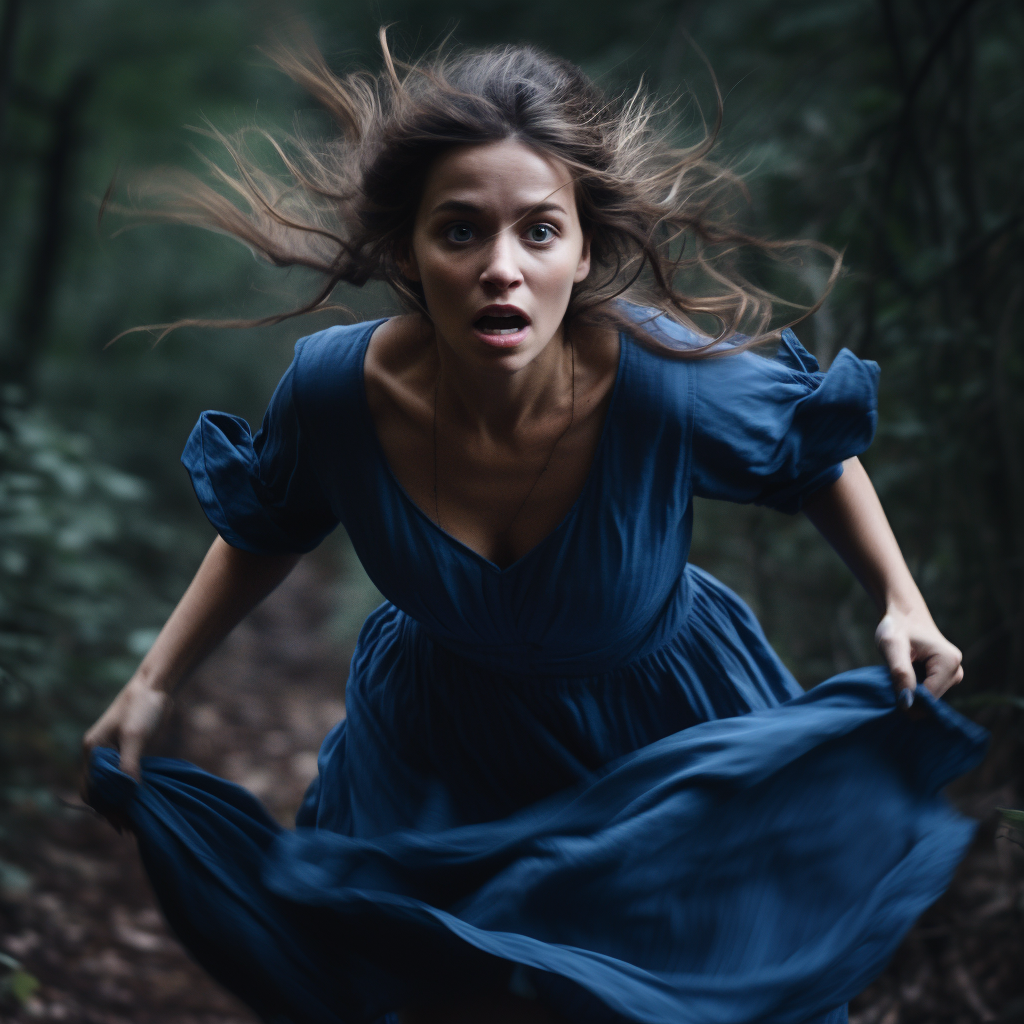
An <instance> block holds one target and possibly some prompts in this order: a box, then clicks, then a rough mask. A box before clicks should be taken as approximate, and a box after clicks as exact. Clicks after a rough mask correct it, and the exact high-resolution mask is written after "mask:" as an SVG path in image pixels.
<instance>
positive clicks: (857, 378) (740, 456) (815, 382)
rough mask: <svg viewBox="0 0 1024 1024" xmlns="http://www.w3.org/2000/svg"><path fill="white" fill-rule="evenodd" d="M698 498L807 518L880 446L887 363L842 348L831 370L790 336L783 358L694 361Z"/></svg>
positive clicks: (751, 354)
mask: <svg viewBox="0 0 1024 1024" xmlns="http://www.w3.org/2000/svg"><path fill="white" fill-rule="evenodd" d="M693 366H694V371H695V378H696V387H695V404H694V414H693V415H694V420H693V470H692V482H693V493H694V494H696V495H698V496H700V497H706V498H721V499H723V500H726V501H737V502H754V503H756V504H759V505H768V506H770V507H772V508H775V509H778V510H779V511H781V512H790V513H792V512H798V511H799V510H800V508H801V506H802V503H803V500H804V498H806V497H807V496H808V495H810V494H812V493H813V492H814V491H816V490H819V489H820V488H821V487H824V486H826V485H827V484H830V483H832V482H833V481H835V480H836V479H838V478H839V476H840V475H841V474H842V466H841V463H842V461H843V460H844V459H848V458H851V457H852V456H854V455H859V454H860V453H861V452H863V451H864V450H865V449H866V448H867V447H868V445H869V444H870V443H871V439H872V437H873V436H874V432H875V426H876V424H877V420H878V412H877V397H876V396H877V389H878V364H877V363H873V362H870V361H867V360H861V359H858V358H857V357H856V356H855V355H854V354H853V353H852V352H850V351H849V350H848V349H843V350H842V351H841V352H840V353H839V354H838V355H837V356H836V358H835V360H834V361H833V363H832V365H831V367H829V370H828V372H827V373H822V372H821V370H820V369H819V367H818V363H817V360H815V358H814V356H812V355H811V354H810V353H809V352H808V351H807V350H806V349H805V348H804V347H803V346H802V345H801V344H800V342H799V341H797V339H796V336H795V335H794V334H793V332H792V331H790V330H788V329H787V330H785V331H783V332H782V342H781V344H780V347H779V352H778V355H777V356H776V358H774V359H772V358H766V357H765V356H763V355H760V354H759V353H757V352H756V351H752V350H750V351H745V352H739V353H736V354H735V355H728V354H726V355H723V356H719V357H717V358H712V359H707V360H701V361H699V362H697V363H694V364H693Z"/></svg>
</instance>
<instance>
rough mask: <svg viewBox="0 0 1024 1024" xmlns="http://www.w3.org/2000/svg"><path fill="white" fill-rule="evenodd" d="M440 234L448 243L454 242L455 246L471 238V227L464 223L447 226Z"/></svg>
mask: <svg viewBox="0 0 1024 1024" xmlns="http://www.w3.org/2000/svg"><path fill="white" fill-rule="evenodd" d="M442 234H443V235H444V237H445V238H446V239H448V241H449V242H455V243H456V244H459V243H462V242H468V241H470V240H471V239H472V238H473V226H472V224H465V223H462V224H449V225H448V227H446V228H445V229H444V231H443V232H442Z"/></svg>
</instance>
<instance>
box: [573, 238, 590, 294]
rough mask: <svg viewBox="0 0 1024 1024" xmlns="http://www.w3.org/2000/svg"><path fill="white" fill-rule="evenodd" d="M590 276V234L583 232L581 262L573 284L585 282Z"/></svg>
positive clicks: (574, 275)
mask: <svg viewBox="0 0 1024 1024" xmlns="http://www.w3.org/2000/svg"><path fill="white" fill-rule="evenodd" d="M589 274H590V232H589V231H584V232H583V249H582V251H581V252H580V261H579V263H578V264H577V266H576V273H575V274H573V276H572V282H573V284H579V283H580V281H585V280H586V279H587V277H588V275H589Z"/></svg>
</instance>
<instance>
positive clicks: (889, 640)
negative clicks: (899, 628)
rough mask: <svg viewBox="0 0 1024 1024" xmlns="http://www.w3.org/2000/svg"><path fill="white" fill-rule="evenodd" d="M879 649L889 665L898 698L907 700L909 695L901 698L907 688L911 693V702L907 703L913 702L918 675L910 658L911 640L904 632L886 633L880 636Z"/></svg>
mask: <svg viewBox="0 0 1024 1024" xmlns="http://www.w3.org/2000/svg"><path fill="white" fill-rule="evenodd" d="M878 649H879V651H881V653H882V657H883V658H885V661H886V664H887V665H888V666H889V674H890V675H891V676H892V685H893V689H894V690H895V691H896V696H897V699H902V700H903V701H904V702H907V701H908V698H907V697H903V698H900V693H901V692H902V691H904V690H906V691H907V692H908V694H909V695H910V696H909V703H908V704H906V706H909V704H912V703H913V693H914V690H915V689H916V688H917V677H916V676H915V675H914V665H913V662H912V661H911V660H910V641H909V640H908V639H907V637H906V636H905V635H903V634H892V635H890V634H884V635H882V636H881V637H879V640H878Z"/></svg>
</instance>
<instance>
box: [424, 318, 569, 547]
mask: <svg viewBox="0 0 1024 1024" xmlns="http://www.w3.org/2000/svg"><path fill="white" fill-rule="evenodd" d="M569 358H570V360H571V366H572V369H571V375H570V381H571V390H570V398H569V422H568V423H567V424H566V425H565V429H564V430H563V431H562V432H561V433H560V434H559V435H558V437H556V438H555V443H554V444H553V445H552V446H551V450H550V451H549V452H548V457H547V459H545V461H544V465H543V466H541V470H540V472H539V473H538V474H537V476H536V477H535V478H534V481H533V483H532V484H530V489H529V490H528V491H527V492H526V497H525V498H523V500H522V501H521V502H520V503H519V507H518V508H517V509H516V511H515V514H514V515H513V516H512V518H511V519H510V520H509V521H508V523H506V525H505V529H504V530H503V531H502V532H503V533H508V531H509V530H511V529H512V524H513V523H514V522H515V521H516V520H517V519H518V518H519V513H520V512H522V511H523V509H524V508H525V507H526V503H527V502H528V501H529V500H530V495H531V494H533V492H534V491H535V490H536V489H537V484H539V483H540V478H541V477H542V476H543V475H544V474H545V473H546V472H547V468H548V466H550V465H551V459H552V458H553V456H554V454H555V449H556V448H557V447H558V446H559V444H560V443H561V441H562V438H563V437H565V435H566V434H568V433H569V429H570V428H571V427H572V424H573V420H574V419H575V418H576V346H575V345H574V344H573V341H572V338H571V337H570V338H569ZM440 388H441V367H440V365H438V368H437V378H436V379H435V380H434V423H433V431H432V432H433V437H434V522H435V523H437V525H438V528H440V529H444V527H443V526H441V510H440V506H439V504H438V500H437V393H438V391H439V390H440Z"/></svg>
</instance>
